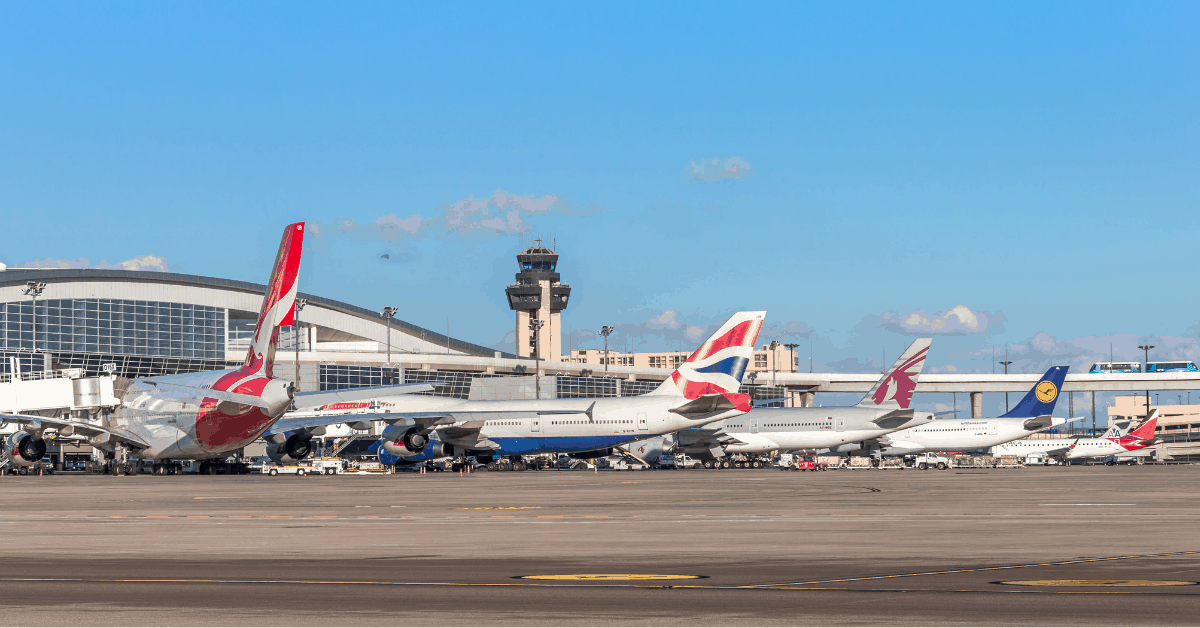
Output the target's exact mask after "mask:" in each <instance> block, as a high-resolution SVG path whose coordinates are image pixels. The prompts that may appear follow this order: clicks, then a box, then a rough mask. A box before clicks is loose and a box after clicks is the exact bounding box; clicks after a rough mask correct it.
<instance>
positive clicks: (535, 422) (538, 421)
mask: <svg viewBox="0 0 1200 628" xmlns="http://www.w3.org/2000/svg"><path fill="white" fill-rule="evenodd" d="M529 430H530V431H531V432H540V431H542V417H541V415H538V414H535V415H533V419H532V420H531V421H530V424H529Z"/></svg>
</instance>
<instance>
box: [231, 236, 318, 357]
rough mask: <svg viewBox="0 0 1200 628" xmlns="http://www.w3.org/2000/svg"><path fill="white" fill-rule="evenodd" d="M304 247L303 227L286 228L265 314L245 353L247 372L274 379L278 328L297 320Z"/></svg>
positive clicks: (259, 315) (269, 285) (256, 326)
mask: <svg viewBox="0 0 1200 628" xmlns="http://www.w3.org/2000/svg"><path fill="white" fill-rule="evenodd" d="M303 245H304V223H302V222H298V223H295V224H291V225H288V226H287V229H284V231H283V238H282V239H281V240H280V241H279V253H278V254H276V256H275V267H274V268H273V269H272V270H271V279H270V280H269V281H268V282H267V293H266V294H265V295H264V296H263V304H262V310H261V311H259V313H258V323H257V324H256V325H255V326H254V340H253V341H252V342H251V343H250V349H249V351H247V353H246V367H247V368H246V369H245V370H249V371H250V372H253V373H260V374H262V375H266V376H267V377H273V376H274V369H275V347H276V345H278V344H279V328H280V327H281V326H283V325H291V324H292V323H293V322H294V319H295V316H296V283H297V281H296V280H297V275H298V274H299V272H300V251H301V249H302V248H303Z"/></svg>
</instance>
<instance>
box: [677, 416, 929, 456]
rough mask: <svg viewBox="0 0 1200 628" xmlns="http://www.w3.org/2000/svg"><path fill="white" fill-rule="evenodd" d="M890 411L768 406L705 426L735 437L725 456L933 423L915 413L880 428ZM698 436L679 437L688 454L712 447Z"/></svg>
mask: <svg viewBox="0 0 1200 628" xmlns="http://www.w3.org/2000/svg"><path fill="white" fill-rule="evenodd" d="M887 414H888V411H885V410H878V409H873V408H860V407H857V406H847V407H826V408H766V409H761V410H752V411H751V412H750V413H749V414H746V415H743V416H738V417H734V418H730V419H725V420H724V421H721V422H719V423H713V424H711V425H708V426H706V427H705V431H708V430H714V429H720V430H721V434H723V435H726V436H728V437H731V439H732V440H729V441H728V442H727V443H726V444H724V446H723V449H724V451H725V453H766V452H769V451H775V450H783V451H795V450H818V449H828V448H831V447H837V446H839V445H845V444H847V443H856V442H861V441H865V440H870V439H872V438H877V437H879V436H883V435H884V434H888V433H890V432H894V431H896V430H898V429H901V428H903V427H904V426H912V425H920V424H922V423H927V422H929V421H931V420H933V416H932V415H931V414H930V413H927V412H924V413H922V412H916V413H914V414H913V417H912V418H907V417H905V418H898V419H896V420H894V421H892V422H891V423H887V424H885V425H880V424H879V423H876V422H875V420H877V419H879V418H880V417H883V416H885V415H887ZM696 436H697V435H693V434H689V433H688V432H682V433H680V434H679V436H678V439H679V449H680V451H684V452H688V453H703V452H704V451H709V450H710V448H708V447H705V446H704V445H703V441H698V440H696V438H695V437H696Z"/></svg>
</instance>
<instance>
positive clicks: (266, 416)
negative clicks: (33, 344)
mask: <svg viewBox="0 0 1200 628" xmlns="http://www.w3.org/2000/svg"><path fill="white" fill-rule="evenodd" d="M238 373H239V371H237V370H224V371H209V372H204V373H186V374H182V375H169V376H163V377H153V378H145V379H136V380H133V382H132V384H131V385H130V386H129V388H128V390H127V392H126V393H125V396H124V399H123V401H122V404H121V406H120V407H119V408H118V409H117V410H116V412H114V413H113V414H112V416H111V417H109V418H107V419H106V421H108V422H110V425H109V427H118V428H121V429H124V430H127V431H129V432H132V433H133V434H135V435H137V436H138V437H140V438H141V439H142V440H144V441H146V442H147V443H149V444H150V447H149V448H147V449H143V450H141V451H139V452H138V453H137V456H138V457H139V458H142V459H149V460H159V459H169V458H180V459H206V458H215V457H219V456H222V455H227V454H229V453H232V452H234V451H236V450H238V449H240V448H242V447H245V446H246V445H249V444H250V443H252V442H254V440H255V439H256V438H258V437H259V436H261V435H262V434H263V432H265V431H266V430H267V428H269V427H270V426H271V424H272V423H274V422H275V420H276V419H277V418H278V417H279V416H280V415H282V414H283V412H284V410H286V408H287V405H288V403H289V402H290V401H291V397H290V396H288V395H287V392H286V384H285V383H284V382H281V381H280V380H267V379H266V378H263V377H257V378H251V379H250V381H247V382H243V383H241V385H240V386H239V387H238V388H236V389H234V390H232V391H230V392H241V393H245V394H256V393H262V392H263V391H264V389H265V390H266V392H267V394H268V395H272V396H273V397H275V399H276V401H275V406H274V407H273V408H259V407H256V406H246V405H239V404H236V403H233V402H218V401H217V400H216V399H212V398H206V397H204V396H203V393H198V392H196V390H195V389H196V388H211V387H219V388H223V384H224V383H225V382H230V381H235V382H236V381H237V380H238V379H239V378H238ZM149 382H153V383H149ZM276 389H278V390H276ZM252 391H253V392H252Z"/></svg>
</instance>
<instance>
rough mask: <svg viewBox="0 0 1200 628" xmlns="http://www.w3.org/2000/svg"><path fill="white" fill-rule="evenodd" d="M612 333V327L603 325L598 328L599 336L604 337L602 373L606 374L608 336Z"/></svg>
mask: <svg viewBox="0 0 1200 628" xmlns="http://www.w3.org/2000/svg"><path fill="white" fill-rule="evenodd" d="M611 333H613V326H612V325H603V326H601V327H600V335H601V336H604V372H605V373H607V372H608V335H609V334H611Z"/></svg>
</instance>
